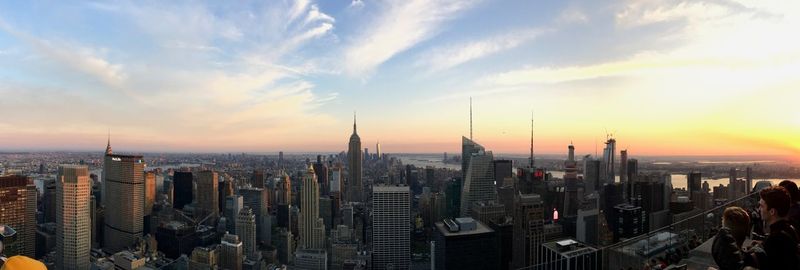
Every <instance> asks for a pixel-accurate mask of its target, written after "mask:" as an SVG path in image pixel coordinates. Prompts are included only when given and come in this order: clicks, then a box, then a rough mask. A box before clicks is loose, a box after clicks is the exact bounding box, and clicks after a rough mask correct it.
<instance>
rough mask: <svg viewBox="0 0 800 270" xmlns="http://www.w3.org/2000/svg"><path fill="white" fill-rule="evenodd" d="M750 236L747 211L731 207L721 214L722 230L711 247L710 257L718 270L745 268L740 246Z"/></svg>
mask: <svg viewBox="0 0 800 270" xmlns="http://www.w3.org/2000/svg"><path fill="white" fill-rule="evenodd" d="M749 234H750V217H749V216H748V215H747V211H745V210H744V209H742V208H739V207H736V206H732V207H728V208H726V209H725V211H724V212H723V213H722V228H720V229H719V231H718V232H717V236H716V237H715V238H714V243H713V245H712V246H711V255H712V256H713V257H714V262H716V263H717V266H718V267H719V269H720V270H740V269H742V268H744V267H745V255H744V253H743V252H742V244H743V243H744V240H745V239H746V238H747V236H748V235H749Z"/></svg>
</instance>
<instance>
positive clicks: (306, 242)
mask: <svg viewBox="0 0 800 270" xmlns="http://www.w3.org/2000/svg"><path fill="white" fill-rule="evenodd" d="M300 198H301V199H300V200H301V202H300V224H298V225H299V229H300V243H299V245H298V248H301V249H323V248H325V233H324V231H323V233H322V235H318V233H317V232H318V231H319V228H318V226H317V225H318V224H321V225H322V226H323V230H324V226H325V225H324V223H319V222H318V220H319V219H320V218H319V185H318V184H317V176H316V174H315V173H314V167H312V166H308V171H307V172H306V175H305V176H304V177H303V190H302V191H301V192H300Z"/></svg>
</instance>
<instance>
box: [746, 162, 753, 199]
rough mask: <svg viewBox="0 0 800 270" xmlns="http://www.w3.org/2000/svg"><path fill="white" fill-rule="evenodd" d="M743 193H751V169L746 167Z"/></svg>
mask: <svg viewBox="0 0 800 270" xmlns="http://www.w3.org/2000/svg"><path fill="white" fill-rule="evenodd" d="M745 188H746V190H745V193H747V194H750V192H751V191H753V168H750V167H747V169H746V170H745Z"/></svg>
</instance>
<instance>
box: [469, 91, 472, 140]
mask: <svg viewBox="0 0 800 270" xmlns="http://www.w3.org/2000/svg"><path fill="white" fill-rule="evenodd" d="M469 139H470V140H472V97H469Z"/></svg>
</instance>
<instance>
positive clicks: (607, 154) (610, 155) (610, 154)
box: [602, 137, 617, 184]
mask: <svg viewBox="0 0 800 270" xmlns="http://www.w3.org/2000/svg"><path fill="white" fill-rule="evenodd" d="M616 147H617V140H615V139H614V138H613V137H610V138H608V140H606V148H603V174H602V178H603V179H604V180H605V181H604V183H606V184H613V183H614V182H615V181H614V180H615V179H614V174H615V172H614V154H615V152H614V151H616V150H615V149H616Z"/></svg>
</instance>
